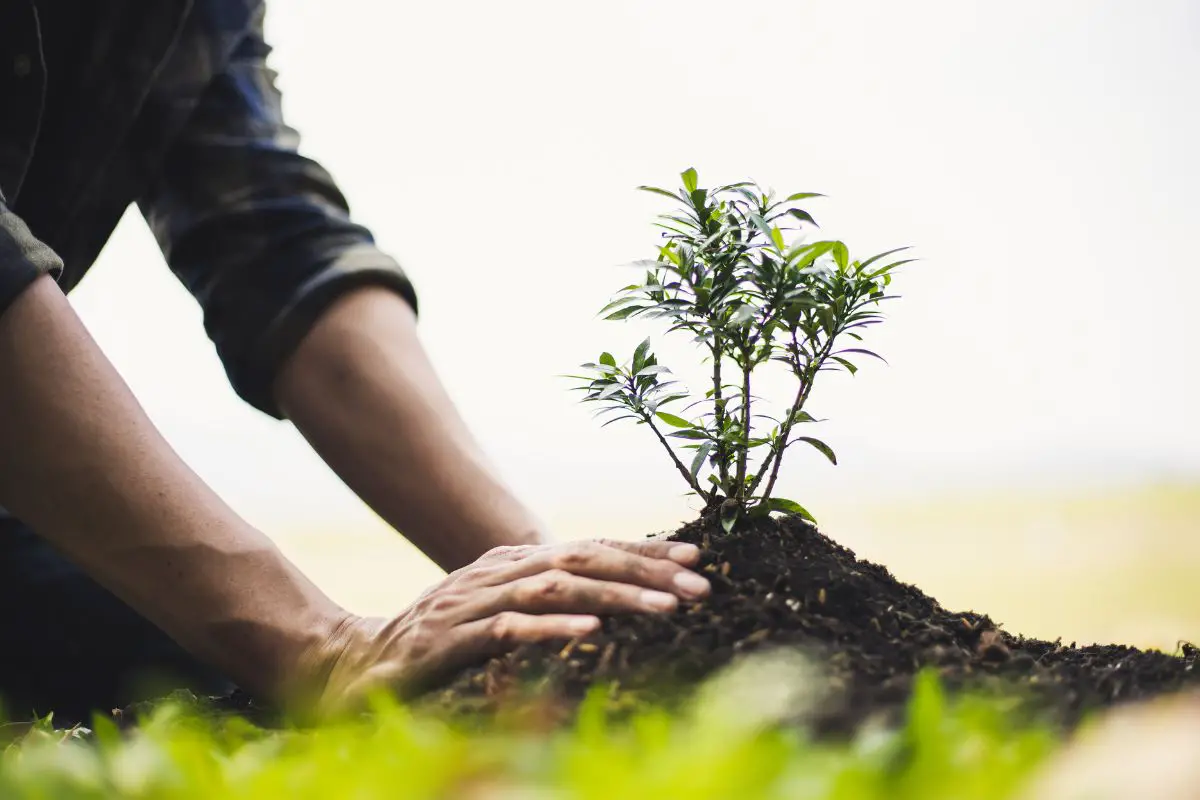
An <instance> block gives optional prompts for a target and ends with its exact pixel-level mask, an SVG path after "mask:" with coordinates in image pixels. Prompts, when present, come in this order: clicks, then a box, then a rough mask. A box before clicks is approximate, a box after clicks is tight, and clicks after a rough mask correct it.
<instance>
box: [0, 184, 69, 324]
mask: <svg viewBox="0 0 1200 800" xmlns="http://www.w3.org/2000/svg"><path fill="white" fill-rule="evenodd" d="M62 266H63V264H62V260H61V259H60V258H59V257H58V256H57V255H56V254H55V252H54V251H53V250H51V249H50V248H49V247H47V246H46V245H45V244H43V243H42V242H41V241H39V240H38V238H37V237H36V236H34V235H33V233H32V232H30V230H29V226H27V225H26V224H25V223H24V221H22V219H21V218H20V217H18V216H17V215H16V214H14V213H13V212H12V211H10V210H9V209H8V206H7V205H5V204H4V199H3V197H0V314H3V313H4V312H5V311H6V310H7V309H8V307H9V306H10V305H11V304H12V301H13V300H16V299H17V295H19V294H21V292H23V291H25V289H26V288H27V287H28V286H29V284H31V283H33V282H34V281H35V280H37V279H38V278H39V277H41V276H42V275H52V276H53V277H54V278H55V279H57V278H58V276H59V274H60V273H61V272H62Z"/></svg>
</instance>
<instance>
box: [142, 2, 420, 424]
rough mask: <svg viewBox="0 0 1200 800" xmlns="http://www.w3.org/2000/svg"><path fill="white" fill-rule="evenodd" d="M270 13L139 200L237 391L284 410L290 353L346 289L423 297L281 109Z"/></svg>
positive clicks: (258, 404) (271, 409)
mask: <svg viewBox="0 0 1200 800" xmlns="http://www.w3.org/2000/svg"><path fill="white" fill-rule="evenodd" d="M269 52H270V47H269V46H268V45H267V43H266V42H265V41H264V39H263V35H262V17H261V15H260V16H259V18H258V21H257V25H256V26H255V29H254V30H253V31H252V32H251V33H250V34H249V35H247V36H246V37H245V39H243V40H242V41H241V43H240V44H239V45H238V47H237V49H236V51H235V52H234V55H233V58H232V60H231V61H230V63H229V66H228V68H227V69H226V70H225V72H224V73H223V74H221V75H219V76H218V77H217V78H216V79H215V80H214V82H213V83H212V84H211V85H210V86H209V88H208V89H207V91H206V93H205V95H204V96H203V98H202V99H201V101H200V104H199V106H198V108H197V109H196V111H195V113H194V114H193V116H192V118H191V120H190V122H189V123H188V125H187V127H186V128H185V129H184V130H183V131H182V133H181V135H180V137H179V139H178V140H177V141H176V142H175V143H174V144H173V145H172V148H171V150H170V151H169V153H168V156H167V158H166V161H165V163H164V165H163V169H162V171H161V174H160V175H159V177H158V179H157V180H156V182H155V183H154V185H153V186H152V187H151V188H150V190H149V191H148V192H147V193H146V195H145V196H144V197H143V198H141V199H140V200H139V207H140V208H141V210H142V213H143V214H144V215H145V217H146V219H147V221H148V222H149V223H150V227H151V229H152V230H153V231H154V234H155V236H156V238H157V239H158V242H159V245H160V246H161V248H162V250H163V253H164V255H165V256H166V258H167V261H168V263H169V264H170V266H171V269H172V270H173V271H174V272H175V274H176V275H177V276H178V277H179V279H180V280H181V281H182V282H183V284H184V285H185V286H186V287H187V288H188V290H189V291H191V293H192V294H193V295H194V296H195V297H196V299H197V300H198V301H199V303H200V305H201V307H202V308H203V311H204V325H205V329H206V331H207V332H208V335H209V337H210V338H211V339H212V341H213V343H214V344H215V345H216V349H217V353H218V355H219V356H220V358H221V361H222V363H223V364H224V366H225V370H226V373H227V374H228V376H229V380H230V382H231V384H232V385H233V388H234V390H235V391H236V392H237V393H238V394H239V395H240V396H241V397H242V398H243V399H244V400H246V401H247V402H248V403H250V404H251V405H252V406H254V407H255V408H258V409H259V410H261V411H263V412H265V413H267V414H270V415H271V416H273V417H276V418H281V417H282V414H281V413H280V411H279V409H278V408H277V406H276V403H275V400H274V397H273V393H272V384H273V382H274V377H275V374H276V372H277V370H278V368H279V366H280V365H281V363H282V361H283V360H284V359H285V358H286V357H287V356H288V355H289V354H290V353H291V352H292V351H293V350H294V348H295V347H296V346H297V345H298V344H299V342H300V340H301V338H302V337H303V336H304V334H305V333H306V332H307V331H308V330H309V329H310V327H311V326H312V324H313V323H314V322H315V321H316V320H317V318H318V317H319V316H320V315H321V314H322V312H323V311H324V310H325V309H326V308H327V307H328V306H329V304H330V303H331V302H332V301H333V300H334V299H336V298H337V297H338V296H339V295H340V294H342V293H343V292H345V291H346V290H348V289H350V288H352V287H356V286H361V285H365V284H375V285H381V286H385V287H390V288H391V289H393V290H395V291H396V292H398V293H399V294H400V295H401V296H402V297H404V298H405V299H406V300H407V301H408V302H409V304H410V305H411V306H412V307H413V309H414V310H415V309H416V307H417V298H416V294H415V292H414V290H413V287H412V284H411V283H410V282H409V280H408V278H407V277H406V276H405V274H404V272H403V270H402V269H401V268H400V266H399V265H398V264H397V263H396V262H395V261H394V260H393V259H392V258H390V257H389V256H387V255H386V254H385V253H383V252H381V251H380V250H379V249H378V248H377V247H376V246H375V243H374V239H373V237H372V236H371V234H370V232H369V231H368V230H367V229H365V228H364V227H362V226H361V225H358V224H356V223H355V222H353V221H352V220H351V219H350V215H349V209H348V206H347V203H346V200H345V198H344V197H343V196H342V194H341V192H340V191H339V190H338V188H337V186H336V185H335V183H334V181H333V179H332V178H331V177H330V175H329V174H328V172H327V171H326V170H325V169H323V168H322V167H321V166H320V165H319V164H317V163H315V162H314V161H312V160H310V159H308V158H306V157H304V156H302V155H300V154H299V152H298V150H297V147H298V140H299V137H298V135H297V134H296V132H295V131H294V130H293V129H291V128H290V127H289V126H288V125H287V124H286V123H285V122H284V120H283V115H282V113H281V110H280V95H279V92H278V90H277V89H276V87H275V82H274V79H275V74H274V72H273V71H272V70H271V69H270V68H269V67H268V66H267V63H266V59H267V55H268V53H269Z"/></svg>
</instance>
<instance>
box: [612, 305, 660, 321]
mask: <svg viewBox="0 0 1200 800" xmlns="http://www.w3.org/2000/svg"><path fill="white" fill-rule="evenodd" d="M647 308H650V306H625V307H624V308H621V309H618V310H616V311H614V312H613V313H611V314H609V315H608V316H606V317H605V318H604V319H605V321H610V320H622V319H625V318H626V317H631V316H633V315H634V314H637V313H638V312H639V311H645V310H646V309H647Z"/></svg>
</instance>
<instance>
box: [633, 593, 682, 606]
mask: <svg viewBox="0 0 1200 800" xmlns="http://www.w3.org/2000/svg"><path fill="white" fill-rule="evenodd" d="M641 600H642V605H643V606H645V607H646V608H647V609H649V610H650V611H673V610H674V609H675V606H676V605H678V603H679V601H678V600H677V599H676V597H675V595H673V594H667V593H666V592H654V591H650V590H649V589H647V590H646V591H644V592H642V597H641Z"/></svg>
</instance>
